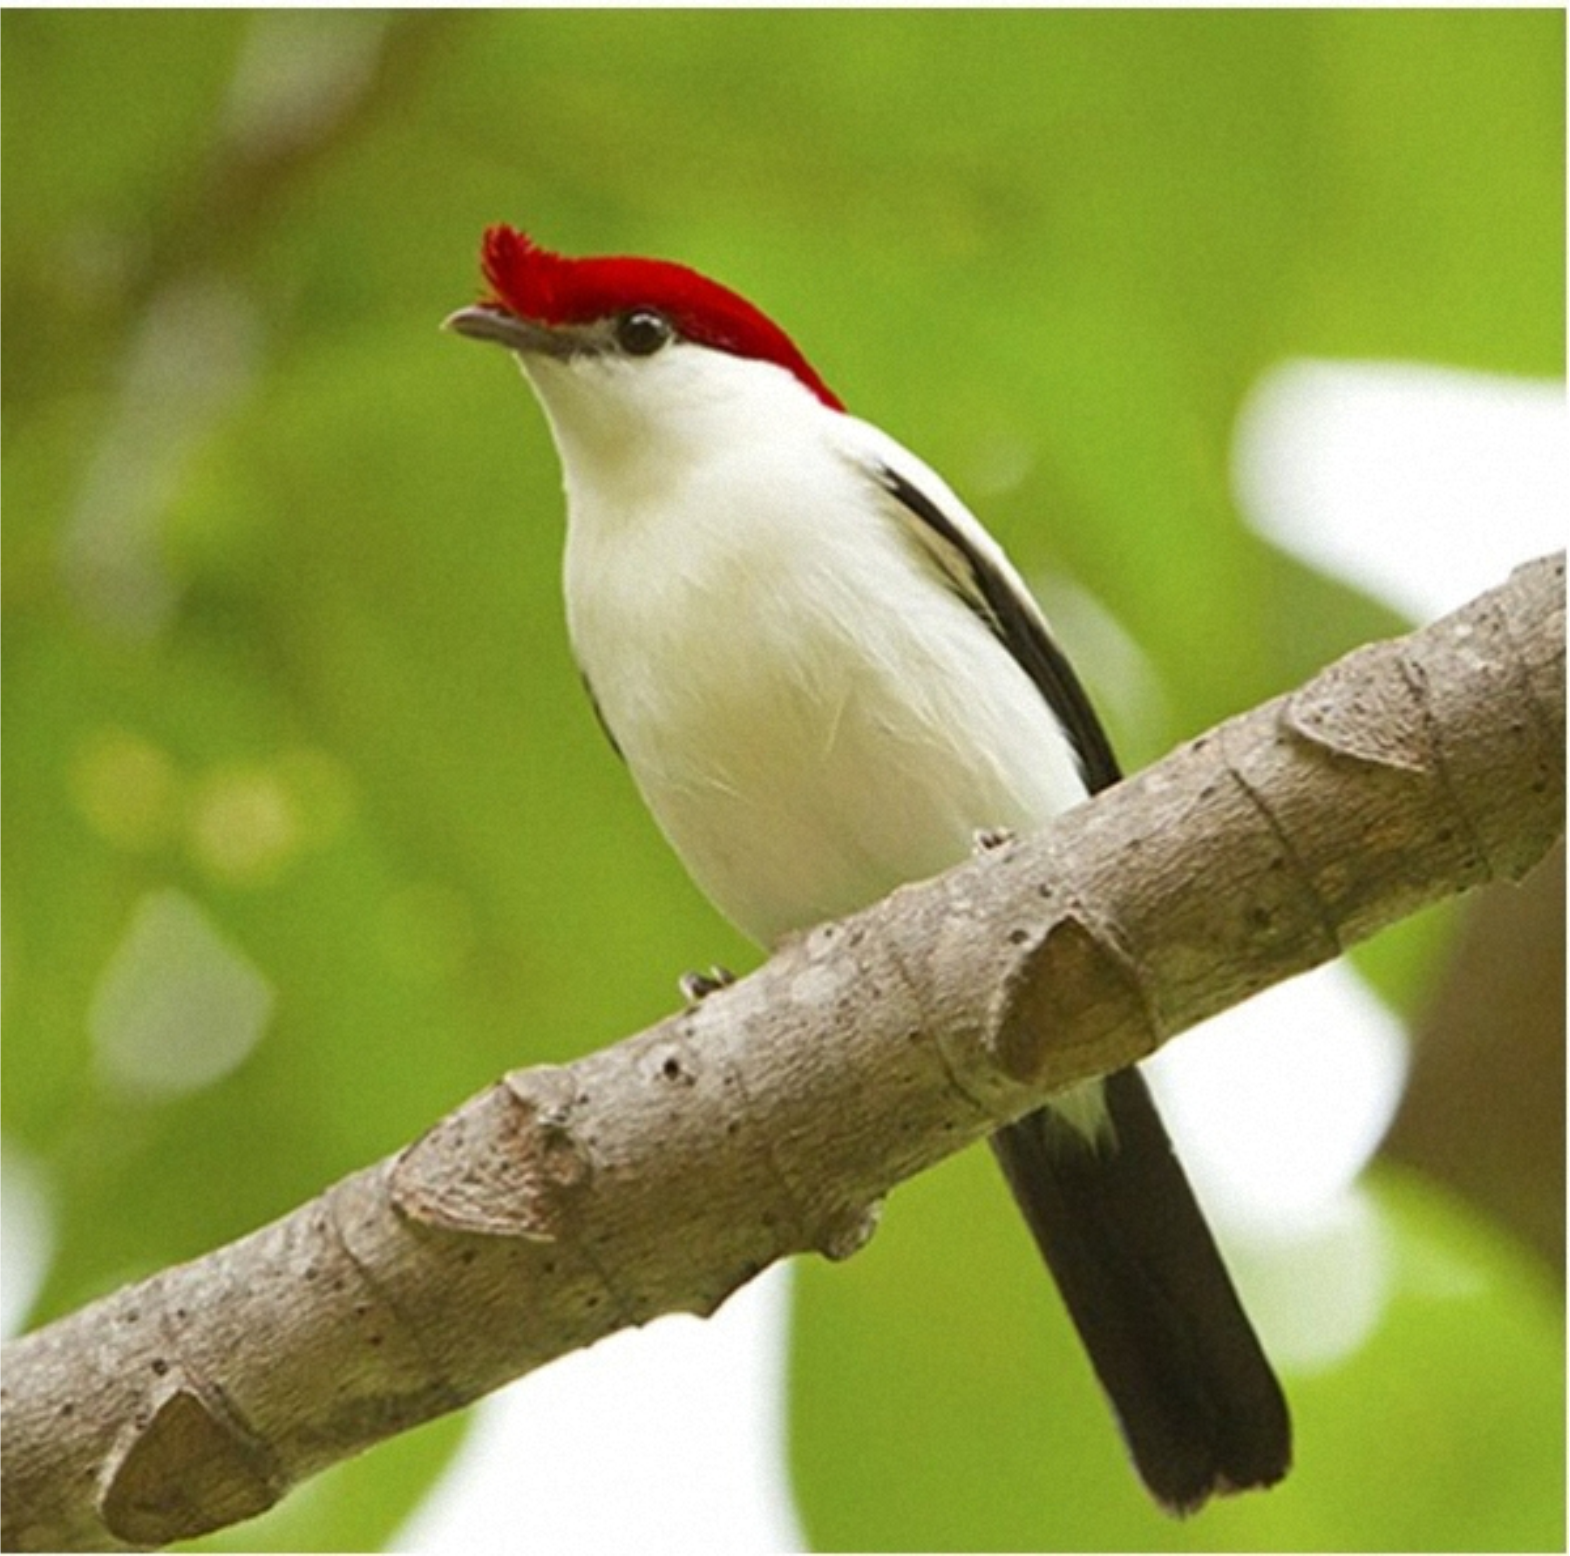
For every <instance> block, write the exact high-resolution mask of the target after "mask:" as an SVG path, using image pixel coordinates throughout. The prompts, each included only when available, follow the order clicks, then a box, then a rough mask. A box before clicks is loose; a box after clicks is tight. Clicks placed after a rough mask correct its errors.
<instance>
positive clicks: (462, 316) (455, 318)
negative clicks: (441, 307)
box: [442, 303, 579, 357]
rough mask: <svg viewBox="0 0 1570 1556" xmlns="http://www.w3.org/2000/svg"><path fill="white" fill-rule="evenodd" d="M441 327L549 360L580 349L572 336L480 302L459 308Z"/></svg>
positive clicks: (456, 333)
mask: <svg viewBox="0 0 1570 1556" xmlns="http://www.w3.org/2000/svg"><path fill="white" fill-rule="evenodd" d="M442 328H443V329H444V330H451V331H452V332H453V333H454V334H455V335H467V336H468V337H469V339H470V340H489V341H493V342H494V343H495V344H496V345H498V346H505V347H506V348H507V349H508V350H509V351H526V352H531V353H536V354H539V355H543V356H550V357H566V356H571V355H572V354H573V352H574V351H576V350H578V349H579V346H578V343H577V342H576V341H574V340H573V339H572V337H571V336H570V335H565V334H558V333H557V332H556V331H555V330H551V329H547V328H546V327H545V326H544V325H543V324H534V323H532V322H531V321H530V320H528V319H520V318H519V317H518V316H517V315H516V314H514V313H507V312H505V311H504V310H503V309H501V308H487V307H485V306H484V305H483V304H480V303H477V304H475V305H474V306H473V307H472V308H460V309H459V310H458V311H457V312H456V313H452V314H449V315H448V316H447V317H446V318H445V319H443V320H442Z"/></svg>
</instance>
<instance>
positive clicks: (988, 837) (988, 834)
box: [970, 827, 1014, 856]
mask: <svg viewBox="0 0 1570 1556" xmlns="http://www.w3.org/2000/svg"><path fill="white" fill-rule="evenodd" d="M1013 841H1014V829H1013V828H1012V827H978V828H977V829H976V830H975V831H974V832H972V833H971V835H970V849H971V852H972V853H973V854H976V855H978V856H979V855H981V854H990V853H991V852H992V851H993V850H994V849H998V848H1002V847H1003V845H1004V844H1005V843H1012V842H1013Z"/></svg>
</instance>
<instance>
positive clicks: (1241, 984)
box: [4, 556, 1564, 1550]
mask: <svg viewBox="0 0 1570 1556" xmlns="http://www.w3.org/2000/svg"><path fill="white" fill-rule="evenodd" d="M1563 575H1564V562H1563V557H1562V556H1561V557H1559V558H1555V559H1548V560H1544V561H1540V562H1536V563H1532V564H1530V565H1528V566H1526V567H1523V568H1521V569H1519V570H1518V571H1517V573H1516V574H1515V576H1514V577H1513V578H1512V579H1511V581H1510V582H1509V583H1508V584H1506V585H1505V586H1503V587H1501V588H1499V589H1496V590H1493V591H1491V592H1490V593H1489V594H1486V595H1484V596H1482V597H1481V598H1480V599H1478V600H1476V601H1474V602H1473V603H1472V604H1471V605H1469V606H1467V607H1466V608H1465V609H1463V610H1461V611H1459V612H1457V613H1456V614H1455V615H1453V616H1450V617H1447V618H1446V619H1445V620H1443V621H1441V622H1439V623H1437V624H1436V625H1435V626H1432V627H1429V628H1427V629H1425V630H1424V631H1421V632H1418V633H1414V634H1412V635H1411V636H1410V637H1407V638H1402V639H1398V640H1395V641H1392V642H1388V643H1383V644H1378V645H1375V646H1371V647H1368V648H1364V649H1360V650H1358V651H1357V652H1356V653H1353V654H1351V655H1349V656H1348V657H1347V658H1346V659H1343V660H1341V661H1340V662H1339V663H1337V664H1335V665H1333V666H1331V668H1330V669H1328V670H1327V671H1325V672H1324V673H1323V674H1322V675H1320V676H1319V677H1318V678H1316V679H1315V680H1314V681H1313V682H1311V683H1310V684H1309V685H1307V686H1305V687H1303V688H1302V689H1301V690H1299V691H1297V692H1295V693H1292V694H1291V695H1289V696H1287V697H1283V698H1280V699H1277V700H1276V701H1274V702H1271V703H1268V704H1266V705H1264V706H1262V707H1260V708H1257V709H1255V710H1254V711H1253V712H1251V713H1248V714H1245V715H1243V716H1242V717H1240V718H1237V719H1234V720H1231V721H1230V722H1228V723H1227V724H1224V725H1222V726H1221V727H1219V728H1218V729H1216V730H1213V731H1211V732H1210V733H1209V734H1207V735H1204V736H1202V737H1200V738H1199V739H1197V740H1194V741H1192V742H1190V743H1189V744H1188V745H1186V746H1184V747H1183V748H1182V749H1181V750H1179V751H1177V752H1176V753H1174V754H1173V755H1172V756H1170V757H1168V758H1167V759H1166V760H1165V761H1163V762H1161V763H1160V764H1159V765H1157V766H1156V767H1153V768H1151V769H1149V770H1147V771H1146V772H1144V773H1142V774H1140V775H1139V776H1138V777H1136V778H1134V779H1132V780H1130V781H1129V782H1127V783H1124V784H1121V785H1119V786H1118V787H1117V788H1115V789H1112V790H1109V791H1107V792H1106V793H1105V794H1103V795H1101V796H1098V797H1097V799H1096V800H1095V801H1093V802H1091V803H1088V804H1086V805H1083V806H1081V807H1080V808H1079V809H1077V810H1075V811H1073V812H1071V813H1070V814H1069V815H1067V816H1065V817H1064V818H1063V819H1062V821H1061V822H1060V824H1058V825H1056V826H1054V827H1053V828H1052V829H1051V830H1050V831H1049V832H1047V833H1045V834H1043V835H1041V836H1038V837H1033V838H1029V839H1023V840H1019V841H1016V842H1012V843H1007V844H1004V845H1003V846H1001V847H998V848H996V849H994V850H991V851H989V852H988V853H987V854H986V855H985V856H984V857H982V858H979V859H977V860H975V861H974V862H972V863H970V864H967V865H965V866H962V867H961V868H959V869H957V870H954V871H952V872H950V873H949V874H947V875H945V876H943V877H940V878H939V879H937V880H935V881H931V882H927V883H924V884H921V885H917V886H911V887H907V888H904V889H902V890H900V891H898V892H896V893H895V894H894V895H893V896H892V897H890V898H889V899H887V900H886V901H885V902H882V903H879V904H878V905H877V906H875V907H873V908H870V909H869V910H867V911H866V912H865V913H861V914H859V915H857V916H856V917H854V918H851V919H848V920H845V921H843V922H841V923H837V924H829V925H825V926H823V927H822V928H820V929H817V930H814V931H812V932H811V933H810V934H808V935H806V936H804V937H803V938H802V939H801V940H799V941H798V942H796V943H795V944H793V945H791V946H790V947H788V948H787V949H786V950H784V951H783V952H781V954H779V955H778V956H776V957H775V958H774V959H773V960H772V961H771V962H770V963H769V964H768V965H767V966H766V967H764V968H763V969H762V970H761V971H759V972H758V973H756V974H755V975H754V976H752V977H750V978H747V979H745V980H743V981H742V982H740V983H738V984H736V985H734V986H733V987H730V988H726V989H722V990H720V991H719V992H717V993H714V994H712V995H710V996H709V997H708V998H707V999H705V1000H704V1001H703V1002H702V1004H700V1005H699V1006H697V1007H696V1008H695V1009H692V1010H689V1011H685V1012H683V1013H682V1014H680V1015H676V1016H673V1017H671V1018H669V1019H668V1020H666V1021H663V1022H661V1023H660V1024H659V1025H658V1026H656V1027H653V1028H651V1029H650V1030H648V1031H646V1032H643V1033H641V1034H639V1035H638V1036H636V1037H632V1038H629V1039H627V1040H626V1041H625V1042H622V1043H619V1044H617V1045H616V1046H614V1047H612V1048H609V1049H606V1050H604V1051H602V1052H600V1053H597V1054H593V1055H590V1056H589V1057H587V1058H585V1059H583V1060H580V1061H579V1062H577V1063H575V1064H572V1065H569V1066H564V1067H560V1068H557V1067H551V1066H545V1067H540V1068H535V1069H530V1070H522V1071H517V1072H514V1073H512V1074H510V1075H507V1076H505V1077H504V1078H503V1079H502V1080H500V1081H498V1082H497V1083H496V1084H495V1085H494V1086H492V1087H491V1088H490V1089H489V1090H487V1091H485V1092H484V1093H482V1094H481V1095H479V1096H477V1097H475V1098H474V1099H472V1100H471V1101H469V1102H468V1103H466V1104H464V1106H462V1107H461V1108H459V1109H458V1110H457V1111H456V1112H454V1113H452V1114H450V1115H449V1116H448V1117H446V1118H445V1119H443V1120H442V1121H441V1122H440V1123H438V1124H437V1125H436V1126H435V1127H434V1128H433V1129H432V1130H431V1131H430V1132H429V1133H428V1134H426V1135H425V1136H424V1137H423V1138H421V1139H420V1140H418V1141H416V1142H415V1143H414V1144H413V1145H411V1146H409V1147H408V1148H407V1149H406V1150H404V1151H402V1152H400V1153H399V1154H398V1155H396V1156H394V1157H391V1158H389V1159H388V1160H386V1161H384V1162H380V1163H378V1164H377V1165H375V1166H373V1167H369V1168H367V1169H365V1170H364V1171H362V1172H359V1173H356V1174H354V1175H353V1176H352V1177H350V1178H347V1179H345V1180H344V1181H342V1182H340V1183H338V1184H335V1185H334V1186H333V1187H332V1188H330V1189H328V1190H327V1191H326V1193H324V1194H322V1195H321V1196H320V1197H319V1198H317V1199H315V1200H313V1201H312V1202H311V1203H310V1204H307V1205H304V1206H302V1207H301V1208H300V1209H298V1210H296V1211H295V1212H293V1213H292V1214H291V1215H288V1216H285V1217H284V1218H283V1219H282V1220H279V1221H276V1222H274V1223H273V1224H272V1225H270V1226H266V1227H263V1228H262V1229H261V1230H260V1231H257V1232H254V1233H252V1234H251V1235H250V1236H248V1237H245V1238H242V1239H241V1240H240V1241H239V1242H236V1243H233V1244H230V1245H229V1246H228V1247H225V1248H221V1249H219V1250H217V1251H216V1252H215V1253H212V1254H209V1255H208V1256H206V1257H205V1258H202V1259H198V1260H196V1261H194V1262H192V1263H190V1264H186V1265H181V1266H178V1267H176V1268H174V1269H170V1270H166V1271H164V1272H163V1273H161V1274H159V1275H156V1276H154V1277H152V1278H151V1279H150V1280H146V1281H143V1282H141V1283H139V1284H137V1285H135V1286H132V1287H128V1288H126V1289H125V1290H122V1291H120V1292H117V1293H115V1294H114V1295H112V1296H110V1297H107V1298H105V1299H104V1300H102V1301H99V1302H96V1303H94V1304H93V1305H92V1306H90V1307H87V1308H85V1309H83V1310H82V1311H80V1312H78V1313H75V1314H73V1315H71V1316H70V1317H68V1318H65V1319H62V1320H60V1321H59V1322H57V1323H55V1324H52V1325H50V1326H48V1327H47V1328H45V1329H43V1330H40V1331H39V1332H37V1333H35V1334H32V1335H29V1336H27V1337H25V1338H23V1339H21V1340H19V1341H16V1342H14V1343H13V1344H12V1345H11V1346H9V1347H8V1348H7V1350H6V1353H5V1394H6V1399H5V1421H4V1427H5V1435H6V1464H5V1475H4V1544H5V1546H6V1548H7V1549H33V1550H38V1549H76V1550H87V1549H91V1550H112V1549H120V1548H124V1547H127V1546H135V1545H156V1544H163V1543H166V1542H168V1541H170V1540H174V1539H178V1538H182V1537H186V1536H191V1535H195V1534H197V1533H200V1532H202V1531H204V1530H208V1529H213V1528H217V1527H221V1526H223V1525H225V1524H229V1523H233V1522H237V1521H238V1520H240V1519H243V1518H246V1517H249V1516H251V1515H254V1514H256V1513H259V1512H261V1511H262V1510H263V1509H264V1508H266V1507H268V1506H270V1505H271V1504H272V1503H273V1502H275V1501H276V1500H277V1499H278V1498H279V1497H281V1496H282V1495H283V1494H284V1493H285V1492H286V1491H287V1490H288V1489H289V1487H291V1486H293V1485H295V1484H297V1483H298V1482H299V1481H301V1480H302V1479H304V1478H305V1477H307V1476H309V1475H311V1474H314V1473H315V1472H316V1471H318V1470H321V1469H323V1468H325V1467H326V1466H327V1465H329V1464H332V1463H334V1462H335V1461H337V1460H339V1459H342V1458H345V1457H347V1456H348V1455H350V1454H352V1453H355V1452H357V1451H359V1450H361V1449H363V1448H365V1447H367V1446H369V1445H370V1444H371V1443H374V1442H376V1441H378V1440H380V1439H382V1438H384V1437H387V1436H390V1435H392V1434H393V1433H396V1432H400V1431H403V1430H405V1429H407V1428H409V1427H411V1426H414V1425H415V1424H417V1423H418V1422H421V1421H424V1420H427V1419H429V1418H430V1417H431V1416H434V1415H437V1414H440V1413H441V1412H443V1411H447V1410H452V1409H454V1408H456V1407H458V1406H459V1405H462V1404H464V1403H466V1402H468V1401H469V1400H472V1399H474V1398H476V1397H477V1396H479V1395H481V1394H484V1393H486V1392H487V1391H489V1390H491V1389H494V1388H497V1387H499V1386H500V1385H501V1384H503V1383H505V1382H507V1381H509V1380H510V1379H512V1378H515V1377H517V1376H518V1375H519V1374H521V1373H524V1372H527V1371H529V1370H530V1369H531V1368H534V1367H537V1366H540V1365H541V1364H542V1363H544V1362H547V1361H549V1360H551V1359H552V1358H553V1357H556V1356H560V1355H562V1354H564V1353H565V1352H567V1351H571V1350H574V1349H576V1348H577V1347H579V1346H583V1345H587V1344H589V1343H590V1342H592V1341H594V1340H597V1339H599V1338H600V1337H602V1336H603V1335H606V1334H609V1333H610V1332H611V1331H613V1330H615V1329H618V1328H621V1327H623V1326H625V1325H629V1324H638V1323H644V1322H646V1321H647V1320H649V1319H651V1318H653V1317H655V1316H656V1315H658V1314H661V1313H666V1312H671V1311H676V1310H687V1311H691V1312H698V1313H707V1312H711V1311H712V1310H713V1309H714V1308H715V1307H716V1306H718V1304H719V1303H720V1302H722V1301H723V1300H724V1299H725V1297H726V1296H727V1295H728V1294H729V1293H730V1292H732V1291H734V1290H735V1289H736V1288H737V1287H738V1286H739V1285H741V1284H742V1283H743V1282H745V1281H747V1280H748V1279H750V1278H751V1277H752V1276H753V1275H755V1274H757V1273H758V1271H760V1270H761V1269H763V1268H764V1266H766V1265H767V1264H769V1263H771V1262H772V1261H774V1260H775V1259H778V1258H781V1257H783V1256H785V1255H787V1254H791V1253H797V1252H801V1251H804V1250H809V1249H817V1250H819V1251H821V1252H823V1253H826V1254H828V1255H829V1256H830V1257H835V1258H838V1257H843V1256H844V1255H846V1254H847V1253H850V1252H852V1251H854V1250H855V1248H857V1247H859V1246H860V1244H861V1243H862V1242H864V1241H865V1239H866V1237H867V1236H868V1235H869V1233H870V1231H871V1228H872V1226H873V1224H874V1220H875V1207H876V1206H877V1203H878V1201H879V1200H880V1198H881V1196H882V1195H884V1194H885V1193H886V1192H887V1191H888V1190H889V1189H890V1188H891V1187H892V1186H893V1185H894V1184H896V1183H899V1182H900V1181H901V1180H903V1179H905V1178H908V1177H910V1176H911V1175H912V1174H914V1173H917V1172H920V1171H921V1170H922V1169H923V1168H926V1167H929V1166H931V1165H932V1164H933V1163H935V1162H937V1161H939V1160H940V1159H942V1158H943V1157H945V1156H948V1155H950V1154H951V1153H952V1152H954V1151H957V1150H960V1149H961V1148H962V1147H964V1146H965V1145H967V1144H969V1143H970V1142H972V1141H974V1140H978V1139H980V1138H982V1137H983V1136H985V1135H987V1134H988V1133H990V1132H991V1131H992V1130H993V1129H995V1128H996V1127H997V1126H998V1125H999V1124H1001V1123H1004V1122H1006V1121H1008V1120H1010V1119H1012V1118H1015V1117H1017V1116H1019V1115H1020V1114H1022V1113H1024V1112H1026V1111H1028V1110H1029V1109H1031V1108H1032V1107H1034V1106H1036V1105H1037V1104H1039V1103H1040V1101H1041V1100H1042V1099H1043V1098H1044V1097H1045V1096H1046V1095H1048V1094H1049V1093H1051V1092H1052V1091H1054V1090H1057V1089H1058V1088H1060V1087H1062V1086H1065V1085H1067V1084H1069V1083H1071V1082H1073V1081H1077V1080H1081V1079H1084V1078H1086V1077H1088V1076H1092V1075H1097V1074H1101V1073H1104V1072H1106V1071H1109V1070H1112V1069H1116V1068H1118V1067H1120V1066H1122V1065H1125V1064H1128V1063H1130V1062H1132V1061H1134V1060H1137V1059H1140V1058H1142V1057H1143V1056H1145V1055H1146V1054H1148V1053H1150V1052H1151V1051H1152V1050H1153V1049H1155V1048H1156V1047H1158V1046H1159V1045H1160V1044H1161V1043H1163V1042H1164V1041H1166V1040H1167V1039H1168V1038H1170V1037H1171V1036H1173V1035H1174V1034H1175V1033H1178V1032H1181V1031H1182V1030H1184V1029H1185V1028H1186V1027H1189V1026H1192V1025H1193V1024H1194V1023H1195V1022H1197V1021H1200V1020H1202V1019H1203V1018H1204V1017H1206V1016H1209V1015H1212V1014H1214V1013H1215V1012H1217V1011H1219V1010H1221V1009H1223V1008H1225V1007H1227V1006H1229V1005H1233V1004H1236V1003H1237V1002H1239V1001H1240V1000H1242V999H1244V998H1245V997H1247V996H1248V995H1249V994H1252V993H1254V992H1256V991H1257V990H1259V989H1262V988H1264V987H1266V986H1267V985H1269V984H1272V983H1275V982H1278V981H1279V980H1281V979H1283V978H1286V977H1289V976H1290V975H1292V974H1293V973H1297V972H1301V971H1303V970H1305V969H1306V968H1309V967H1312V966H1314V965H1315V964H1317V963H1319V962H1323V961H1325V960H1327V959H1329V958H1331V957H1333V956H1335V955H1337V954H1338V953H1339V952H1340V951H1341V950H1343V949H1344V948H1345V947H1347V946H1349V945H1351V944H1353V943H1354V942H1356V941H1358V940H1361V939H1363V938H1365V937H1366V936H1368V935H1371V934H1373V933H1374V932H1375V931H1376V930H1377V929H1379V928H1381V927H1382V926H1384V925H1386V924H1389V923H1391V922H1393V921H1394V920H1396V919H1399V918H1401V917H1403V916H1405V915H1407V914H1409V913H1412V912H1415V911H1416V910H1417V909H1418V908H1420V907H1423V906H1424V905H1425V904H1428V903H1431V902H1434V901H1437V900H1438V899H1440V898H1443V897H1446V896H1449V895H1452V894H1454V893H1456V892H1460V891H1463V890H1465V889H1467V888H1469V887H1473V886H1477V885H1481V884H1482V883H1484V882H1487V881H1495V880H1515V879H1517V878H1519V877H1520V876H1521V875H1522V874H1523V873H1524V872H1525V871H1526V870H1528V869H1530V868H1531V866H1532V865H1533V864H1534V863H1536V862H1537V861H1538V860H1539V859H1540V858H1541V857H1542V856H1543V855H1544V854H1545V853H1546V852H1547V850H1548V849H1549V848H1550V847H1551V845H1552V844H1553V842H1554V841H1555V839H1556V838H1557V837H1558V836H1559V835H1560V833H1561V831H1562V827H1563V806H1564V578H1563Z"/></svg>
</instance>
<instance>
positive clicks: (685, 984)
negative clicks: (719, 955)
mask: <svg viewBox="0 0 1570 1556" xmlns="http://www.w3.org/2000/svg"><path fill="white" fill-rule="evenodd" d="M735 981H736V974H735V973H733V972H732V971H731V970H730V969H729V968H728V967H711V968H710V969H709V970H708V971H707V972H706V973H701V972H684V973H683V974H682V975H681V977H680V978H678V979H677V980H676V982H677V986H678V987H679V988H680V989H681V997H682V998H683V999H684V1000H686V1002H687V1003H688V1004H689V1005H696V1004H697V1003H698V1002H699V1001H700V1000H704V999H707V998H708V997H709V995H711V994H712V993H714V991H715V990H716V989H724V988H728V987H729V986H730V985H731V984H733V983H734V982H735Z"/></svg>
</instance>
